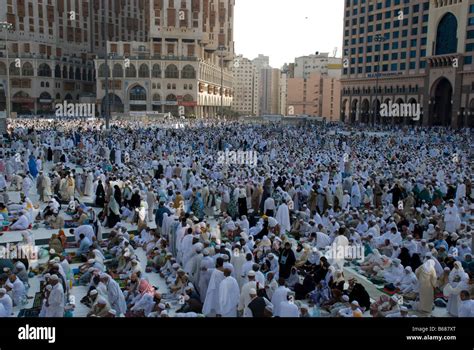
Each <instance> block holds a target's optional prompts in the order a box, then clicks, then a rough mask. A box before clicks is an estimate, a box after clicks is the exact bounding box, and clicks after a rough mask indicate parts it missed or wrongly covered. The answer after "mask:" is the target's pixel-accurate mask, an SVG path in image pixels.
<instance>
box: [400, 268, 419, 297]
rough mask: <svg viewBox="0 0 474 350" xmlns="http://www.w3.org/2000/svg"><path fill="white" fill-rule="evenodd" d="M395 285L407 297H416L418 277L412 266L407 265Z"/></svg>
mask: <svg viewBox="0 0 474 350" xmlns="http://www.w3.org/2000/svg"><path fill="white" fill-rule="evenodd" d="M395 287H396V288H397V289H398V290H399V291H400V293H401V294H402V295H403V296H404V297H405V298H407V299H415V298H416V295H417V293H418V278H416V275H415V273H414V272H413V270H412V268H411V267H410V266H407V267H405V270H404V273H403V277H402V278H401V279H400V280H399V281H398V282H396V283H395Z"/></svg>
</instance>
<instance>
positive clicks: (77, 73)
mask: <svg viewBox="0 0 474 350" xmlns="http://www.w3.org/2000/svg"><path fill="white" fill-rule="evenodd" d="M74 78H75V79H76V80H81V69H80V68H76V74H75V77H74Z"/></svg>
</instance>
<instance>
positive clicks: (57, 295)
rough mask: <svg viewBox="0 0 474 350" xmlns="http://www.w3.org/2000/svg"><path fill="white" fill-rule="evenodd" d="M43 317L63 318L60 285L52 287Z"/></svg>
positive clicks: (61, 288) (62, 298) (61, 287)
mask: <svg viewBox="0 0 474 350" xmlns="http://www.w3.org/2000/svg"><path fill="white" fill-rule="evenodd" d="M45 317H55V318H60V317H64V289H63V286H62V284H61V283H57V284H56V285H55V286H53V289H52V290H51V293H50V294H49V297H48V305H47V306H46V312H45Z"/></svg>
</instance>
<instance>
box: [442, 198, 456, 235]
mask: <svg viewBox="0 0 474 350" xmlns="http://www.w3.org/2000/svg"><path fill="white" fill-rule="evenodd" d="M444 224H445V230H446V231H447V232H449V233H453V232H455V231H456V229H457V227H458V226H459V224H460V219H459V210H458V207H457V206H456V205H455V204H454V200H452V199H451V200H450V201H449V204H448V206H447V207H446V210H445V212H444Z"/></svg>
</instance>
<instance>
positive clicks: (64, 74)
mask: <svg viewBox="0 0 474 350" xmlns="http://www.w3.org/2000/svg"><path fill="white" fill-rule="evenodd" d="M63 79H67V67H66V66H64V67H63Z"/></svg>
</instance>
